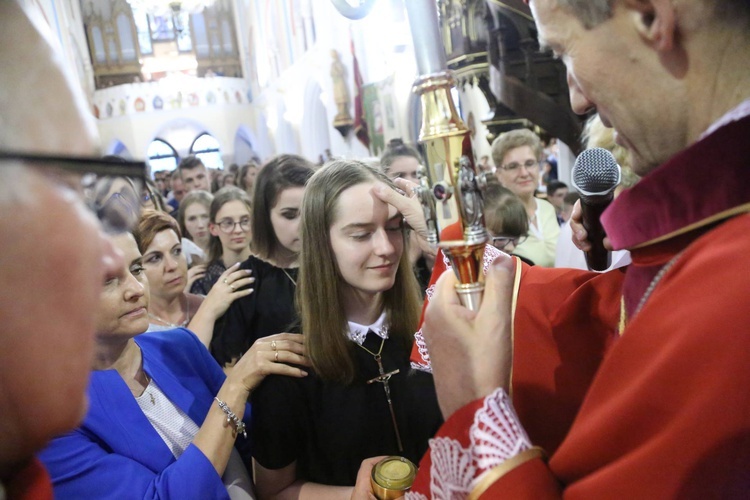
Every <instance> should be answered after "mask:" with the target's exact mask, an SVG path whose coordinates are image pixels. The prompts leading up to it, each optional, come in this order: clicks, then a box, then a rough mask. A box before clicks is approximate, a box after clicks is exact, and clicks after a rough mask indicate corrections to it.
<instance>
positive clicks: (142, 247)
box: [135, 211, 253, 346]
mask: <svg viewBox="0 0 750 500" xmlns="http://www.w3.org/2000/svg"><path fill="white" fill-rule="evenodd" d="M135 237H136V241H137V243H138V249H139V251H140V252H141V254H142V255H143V258H142V265H143V269H144V273H145V275H146V277H147V278H148V281H149V288H150V291H151V299H150V301H149V309H148V315H149V318H150V320H149V331H158V330H169V329H172V328H179V327H186V328H189V329H190V330H191V331H193V332H194V333H195V334H196V335H197V336H198V338H199V339H200V340H201V342H203V344H205V345H206V346H208V345H209V344H210V342H211V338H212V337H213V331H214V325H215V323H216V320H217V319H219V318H220V317H221V316H222V315H223V314H224V312H225V311H226V310H227V308H228V307H229V305H230V304H231V303H232V302H233V301H234V300H236V299H238V298H240V297H244V296H245V295H248V294H250V293H252V289H251V288H245V287H247V286H248V285H250V284H251V283H252V281H253V279H252V277H250V275H249V273H248V272H247V271H244V270H239V269H237V268H238V267H239V266H237V265H235V266H234V267H231V268H229V269H227V270H225V271H224V273H223V274H222V281H221V282H219V283H217V284H216V285H215V286H214V287H212V288H211V290H210V291H209V293H208V295H206V296H205V297H204V296H202V295H195V294H192V293H186V292H185V284H186V283H187V280H188V269H187V261H186V260H185V255H184V253H183V251H182V243H181V239H182V238H181V234H180V228H179V226H178V225H177V221H175V220H174V219H173V218H172V217H171V216H169V215H167V214H165V213H163V212H155V211H147V212H145V213H144V214H143V215H142V216H141V220H140V222H139V223H138V228H137V230H136V231H135Z"/></svg>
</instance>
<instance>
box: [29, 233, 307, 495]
mask: <svg viewBox="0 0 750 500" xmlns="http://www.w3.org/2000/svg"><path fill="white" fill-rule="evenodd" d="M113 241H114V243H115V245H116V246H117V247H118V249H119V250H120V251H121V252H122V255H123V256H124V265H123V267H122V268H121V269H120V270H119V272H118V273H115V274H114V275H113V277H112V278H111V279H108V280H107V281H106V282H105V283H104V287H103V290H102V292H101V295H100V299H99V305H98V309H97V310H96V311H95V316H96V337H95V346H94V353H95V356H94V371H93V373H92V374H91V379H90V382H89V386H88V399H89V402H90V404H89V409H88V412H87V414H86V417H85V418H84V420H83V423H82V424H81V426H80V427H79V428H78V429H76V430H74V431H72V432H70V433H68V434H65V435H63V436H60V437H57V438H55V439H54V440H53V441H52V442H51V443H50V445H49V446H48V447H47V448H46V449H45V450H44V451H42V453H41V454H40V458H41V460H42V462H43V463H44V465H45V466H46V468H47V470H48V471H49V474H50V477H51V479H52V482H53V485H54V489H55V495H56V497H58V498H186V499H187V498H196V499H198V498H201V499H202V498H221V499H229V498H233V499H238V498H240V499H252V498H254V494H253V488H252V481H251V476H250V474H249V472H248V469H247V464H248V463H249V460H250V453H249V446H250V440H249V439H247V438H246V432H247V431H246V430H245V427H244V426H245V424H246V423H247V424H248V425H249V416H250V409H249V407H248V405H247V404H246V401H247V399H248V396H249V394H250V392H251V391H252V390H253V389H254V388H255V387H257V385H258V384H259V383H260V381H261V380H262V379H263V378H264V377H265V376H266V375H267V374H271V373H273V374H278V375H287V376H291V377H304V376H306V374H305V372H304V371H303V370H301V369H300V368H299V367H298V366H305V365H307V361H306V359H305V357H304V350H303V347H302V343H301V340H300V339H299V336H298V335H291V334H282V335H278V336H274V337H270V338H268V339H264V341H263V342H258V343H256V344H255V345H254V346H253V348H252V349H251V350H250V351H249V352H248V353H247V354H246V355H245V356H243V357H242V358H241V359H240V360H239V361H238V362H237V364H236V365H235V367H234V370H233V371H232V373H231V374H229V376H225V375H224V373H223V372H222V370H221V368H220V367H219V365H218V364H216V362H215V361H214V360H213V359H212V358H211V356H210V354H209V352H208V350H207V349H206V348H205V347H204V346H203V345H201V343H200V341H199V339H198V338H196V336H195V335H193V334H192V333H191V332H190V331H188V330H185V329H183V328H179V329H174V330H170V331H166V332H152V333H146V334H143V332H144V331H145V330H146V328H147V327H148V324H149V316H148V313H147V308H148V306H149V289H148V283H149V280H147V279H146V276H145V274H146V270H145V268H144V264H143V258H142V257H141V253H140V251H139V250H138V246H137V245H136V241H135V239H134V238H133V236H132V235H131V234H130V233H125V234H122V235H119V236H116V237H114V238H113ZM177 244H179V240H177ZM287 363H288V364H287ZM291 364H294V365H298V366H291ZM61 375H62V374H61Z"/></svg>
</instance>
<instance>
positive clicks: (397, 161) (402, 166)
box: [380, 139, 422, 182]
mask: <svg viewBox="0 0 750 500" xmlns="http://www.w3.org/2000/svg"><path fill="white" fill-rule="evenodd" d="M421 163H422V158H421V157H420V156H419V151H417V150H416V149H414V148H413V147H411V146H409V145H408V144H404V141H403V140H402V139H391V140H390V141H389V142H388V147H387V148H386V150H385V152H384V153H383V156H382V157H381V158H380V166H381V168H382V169H383V172H385V173H386V175H388V177H390V178H391V179H394V178H396V177H400V178H402V179H406V180H408V181H412V182H417V181H418V180H419V179H418V177H417V170H419V166H420V164H421Z"/></svg>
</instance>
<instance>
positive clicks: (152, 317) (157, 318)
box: [148, 295, 190, 328]
mask: <svg viewBox="0 0 750 500" xmlns="http://www.w3.org/2000/svg"><path fill="white" fill-rule="evenodd" d="M183 296H184V295H183ZM184 297H185V310H186V311H187V312H186V314H185V321H183V322H182V323H180V324H179V325H175V324H174V323H170V322H169V321H167V320H164V319H161V318H160V317H159V316H157V315H156V314H151V313H148V316H149V318H151V319H155V320H156V321H158V322H160V323H163V324H164V325H166V326H171V327H172V328H182V327H185V326H187V325H188V323H190V301H189V300H188V299H187V296H184Z"/></svg>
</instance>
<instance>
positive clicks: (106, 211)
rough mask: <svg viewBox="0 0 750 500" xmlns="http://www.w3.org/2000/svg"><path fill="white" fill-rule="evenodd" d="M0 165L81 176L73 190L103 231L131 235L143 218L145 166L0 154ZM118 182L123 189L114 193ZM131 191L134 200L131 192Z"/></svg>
mask: <svg viewBox="0 0 750 500" xmlns="http://www.w3.org/2000/svg"><path fill="white" fill-rule="evenodd" d="M0 162H1V163H2V164H4V165H7V164H9V163H11V162H18V163H21V164H22V165H24V166H28V167H35V168H41V169H44V170H45V171H46V172H50V173H54V172H55V171H63V172H70V173H73V174H79V175H80V176H81V177H80V180H79V181H77V182H78V185H77V186H74V185H71V186H70V187H71V188H73V189H75V190H76V191H78V192H80V193H82V196H83V199H84V201H85V202H86V204H87V206H88V207H89V208H90V209H91V211H92V212H94V214H96V216H97V217H98V218H99V221H100V222H101V224H102V227H103V229H104V231H106V232H107V233H109V234H119V233H124V232H128V231H130V230H131V229H132V228H133V227H135V225H136V224H137V222H138V217H139V216H140V203H139V196H138V195H137V194H136V193H140V192H141V189H142V186H143V185H144V180H145V178H146V164H145V163H144V162H141V161H126V160H119V159H109V158H92V157H76V156H49V155H36V154H26V153H16V152H11V151H0ZM118 179H121V180H123V181H124V184H123V183H122V182H121V183H120V184H123V185H124V186H125V188H124V189H120V190H119V191H117V190H115V192H112V190H113V189H114V188H115V187H116V185H117V184H116V182H117V180H118ZM131 190H132V196H130V191H131Z"/></svg>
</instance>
